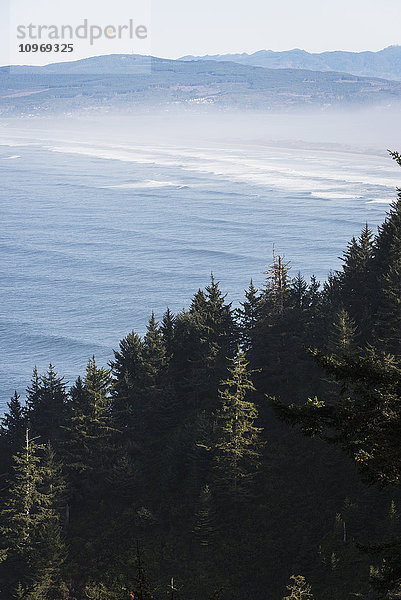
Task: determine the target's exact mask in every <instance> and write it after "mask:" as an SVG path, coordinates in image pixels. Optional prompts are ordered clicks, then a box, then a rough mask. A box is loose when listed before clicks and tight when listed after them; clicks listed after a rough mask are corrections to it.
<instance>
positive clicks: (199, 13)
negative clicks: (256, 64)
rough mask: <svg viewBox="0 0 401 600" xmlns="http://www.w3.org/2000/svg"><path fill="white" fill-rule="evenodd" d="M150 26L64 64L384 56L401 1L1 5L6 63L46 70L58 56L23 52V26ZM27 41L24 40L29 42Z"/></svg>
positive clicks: (99, 0)
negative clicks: (292, 52) (334, 53)
mask: <svg viewBox="0 0 401 600" xmlns="http://www.w3.org/2000/svg"><path fill="white" fill-rule="evenodd" d="M85 18H87V19H88V20H89V22H90V23H91V24H92V23H93V24H99V26H105V25H108V24H113V25H114V24H115V25H116V26H117V25H118V24H124V23H126V22H128V20H129V19H133V21H134V23H135V25H139V24H144V25H146V26H147V28H148V37H147V39H146V40H144V39H142V40H139V39H134V40H131V39H126V40H124V39H121V40H113V41H111V40H107V39H99V40H97V41H96V42H95V43H94V44H90V43H89V41H85V40H78V41H77V42H76V43H75V44H74V51H73V52H72V53H71V54H67V55H66V56H62V57H61V56H60V57H59V60H61V59H63V60H73V59H78V58H84V57H86V56H95V55H100V54H111V53H130V52H134V53H139V54H149V53H151V54H153V55H154V56H161V57H166V58H178V57H180V56H183V55H187V54H194V55H203V54H218V53H233V52H248V53H251V52H255V51H257V50H261V49H271V50H275V51H280V50H288V49H292V48H302V49H304V50H307V51H310V52H323V51H327V50H348V51H363V50H373V51H377V50H380V49H382V48H384V47H386V46H390V45H393V44H401V33H400V31H401V30H400V25H399V24H400V22H401V0H335V1H333V2H327V1H326V2H325V1H324V0H280V1H278V0H274V1H272V0H247V1H246V2H239V1H238V0H202V1H199V0H198V2H194V1H193V0H192V1H191V0H168V1H166V0H113V1H112V2H105V1H104V0H68V2H66V3H60V2H56V1H55V0H35V1H32V0H1V6H0V64H2V65H4V64H46V63H48V62H53V61H54V60H53V59H54V57H53V55H48V56H46V55H44V56H43V55H40V53H38V54H37V56H33V55H32V54H26V53H25V54H23V55H21V53H20V52H19V48H18V46H19V43H21V40H18V39H17V32H16V28H17V25H18V24H25V25H27V24H29V23H35V24H54V23H57V24H68V23H71V24H74V26H77V25H79V24H80V23H82V22H83V20H84V19H85ZM25 41H26V40H25V39H24V42H25Z"/></svg>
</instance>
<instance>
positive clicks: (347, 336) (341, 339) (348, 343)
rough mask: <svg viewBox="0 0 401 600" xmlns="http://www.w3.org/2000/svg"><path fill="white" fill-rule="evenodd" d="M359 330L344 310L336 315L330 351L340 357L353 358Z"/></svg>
mask: <svg viewBox="0 0 401 600" xmlns="http://www.w3.org/2000/svg"><path fill="white" fill-rule="evenodd" d="M357 331H358V328H357V327H356V325H355V321H354V320H353V319H351V317H350V316H349V314H348V313H347V311H346V310H344V309H343V308H342V309H341V310H340V312H339V313H338V314H337V315H336V319H335V321H334V323H333V326H332V331H331V333H330V337H329V350H331V351H332V352H334V353H335V354H338V355H339V356H351V355H352V354H353V352H354V350H355V344H356V335H357Z"/></svg>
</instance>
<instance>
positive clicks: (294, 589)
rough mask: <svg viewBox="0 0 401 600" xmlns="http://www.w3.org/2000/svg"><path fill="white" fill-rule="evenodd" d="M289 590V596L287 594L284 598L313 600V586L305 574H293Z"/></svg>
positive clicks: (288, 586) (285, 599)
mask: <svg viewBox="0 0 401 600" xmlns="http://www.w3.org/2000/svg"><path fill="white" fill-rule="evenodd" d="M287 592H288V596H285V597H284V598H283V600H313V594H312V589H311V586H310V585H309V584H308V583H307V582H306V580H305V577H303V575H291V577H290V583H289V584H288V585H287Z"/></svg>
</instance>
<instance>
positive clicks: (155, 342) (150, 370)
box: [142, 312, 166, 390]
mask: <svg viewBox="0 0 401 600" xmlns="http://www.w3.org/2000/svg"><path fill="white" fill-rule="evenodd" d="M165 366H166V348H165V346H164V343H163V334H162V332H161V330H160V327H159V324H158V322H157V321H156V319H155V314H154V312H152V316H151V318H150V320H149V324H148V325H147V330H146V334H145V337H144V340H143V349H142V371H143V377H144V382H143V385H144V387H145V389H146V390H149V389H150V388H155V387H156V386H157V385H158V383H160V379H161V376H162V375H163V372H164V369H165Z"/></svg>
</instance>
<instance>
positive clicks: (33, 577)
mask: <svg viewBox="0 0 401 600" xmlns="http://www.w3.org/2000/svg"><path fill="white" fill-rule="evenodd" d="M393 158H394V159H395V160H396V161H397V162H398V163H399V164H400V165H401V157H400V156H399V155H398V154H394V155H393ZM400 206H401V199H399V200H398V202H397V203H395V204H394V205H393V206H392V207H391V209H390V212H389V215H388V216H387V219H386V221H385V223H384V224H383V226H382V227H381V228H380V229H379V232H378V235H377V236H376V237H374V238H373V236H372V234H371V232H370V230H369V228H368V227H367V226H366V227H364V229H363V230H362V233H361V235H360V237H359V238H358V239H356V238H353V239H352V240H351V242H350V243H349V245H348V248H347V249H346V251H345V253H344V256H343V266H342V269H341V271H338V272H334V273H330V274H329V276H328V279H327V281H325V282H324V283H323V286H320V284H319V283H318V282H317V280H316V279H315V278H314V277H312V278H311V279H310V281H307V280H305V279H304V278H303V276H302V275H301V274H300V273H298V274H297V275H295V276H294V277H293V278H292V277H290V272H289V266H288V264H286V262H285V261H284V259H283V257H281V256H279V255H277V254H276V253H274V254H273V262H272V264H271V266H270V267H269V268H268V271H267V273H266V275H267V277H266V281H265V282H264V284H263V285H262V286H261V287H260V289H257V288H256V287H255V286H254V285H253V283H252V282H251V284H250V287H249V289H248V290H247V291H246V292H245V300H244V302H243V303H242V304H241V306H240V308H239V309H236V310H233V309H232V306H231V304H230V303H229V302H228V301H227V299H226V297H225V295H224V294H223V292H222V291H221V290H220V286H219V284H218V283H217V282H216V281H215V280H214V278H213V276H212V278H211V281H210V283H209V285H207V286H206V288H205V289H204V290H198V292H196V294H195V295H194V297H193V300H192V302H191V305H190V307H189V309H188V310H183V311H181V312H180V313H178V314H177V315H173V314H172V313H171V312H170V311H169V310H167V312H166V313H165V314H164V316H163V318H162V321H161V323H160V324H159V323H158V321H157V319H156V317H155V315H154V314H153V313H152V314H151V318H150V320H149V323H148V325H147V329H146V332H145V335H144V336H143V337H140V336H139V335H138V334H136V333H135V332H131V333H130V334H129V335H128V336H127V337H126V338H125V339H123V340H122V341H121V342H120V346H119V349H118V350H117V351H115V353H114V360H113V361H112V362H111V363H110V365H109V366H110V370H109V369H107V368H104V367H99V366H98V365H97V364H96V361H95V359H94V358H92V359H90V360H89V362H88V365H87V369H86V373H85V374H84V375H83V377H82V378H80V377H79V378H78V379H77V381H76V383H75V384H74V385H73V386H72V387H71V389H70V390H69V391H67V389H66V385H65V383H64V382H63V379H62V378H60V377H58V376H57V374H56V373H55V371H54V369H53V367H52V366H50V369H49V371H48V373H46V374H45V375H42V376H40V375H39V374H38V373H37V371H36V370H35V371H34V375H33V379H32V384H31V386H30V388H29V390H28V395H27V402H26V407H25V405H24V404H21V402H20V400H19V397H18V395H17V394H16V395H15V396H14V397H13V398H12V399H11V401H10V403H9V405H8V411H7V413H6V415H5V416H4V418H3V420H2V426H1V430H0V449H1V462H0V465H1V469H0V502H1V523H0V531H1V538H2V539H1V545H0V595H1V598H3V597H4V599H5V600H9V599H10V600H12V599H13V598H25V600H84V599H88V598H91V599H93V600H130V599H131V600H133V599H134V600H135V599H136V600H141V599H142V600H144V599H148V600H149V599H150V598H152V597H153V595H154V597H155V598H160V599H161V598H163V597H166V595H168V596H169V597H170V598H175V599H178V598H182V600H198V599H199V600H202V599H206V598H210V599H211V600H221V599H222V598H223V595H224V597H225V598H227V599H230V600H245V599H247V598H252V599H255V600H266V598H269V600H280V599H282V597H283V595H285V597H286V598H287V599H291V600H311V598H312V592H311V586H312V587H313V592H314V595H316V598H318V599H322V600H350V598H365V599H369V600H371V599H372V600H374V599H376V598H383V599H384V598H385V599H386V600H392V599H395V598H397V597H399V594H400V589H401V567H400V565H401V541H400V540H401V522H400V516H399V515H400V512H401V508H400V507H401V496H400V481H401V466H400V465H401V450H400V448H401V444H400V431H401V409H400V406H401V384H400V382H401V363H400V360H401V359H400V340H401V334H400V331H401V316H400V315H401V313H400V298H401V283H400V282H401V277H400V273H401V262H400V261H401V259H400V256H401V208H400ZM307 348H309V351H307ZM266 396H270V397H275V399H274V400H272V401H271V402H270V403H269V402H268V401H267V400H266ZM279 398H281V399H279ZM307 398H310V399H309V400H307V402H306V403H305V399H307ZM276 416H278V417H279V419H276ZM281 421H286V422H287V423H290V424H291V425H293V426H295V427H296V428H300V429H301V431H302V432H303V433H304V434H305V436H299V435H297V433H296V432H292V431H291V430H290V429H289V428H288V427H287V426H286V425H285V424H284V423H282V422H281ZM27 428H28V429H29V432H28V441H25V447H24V446H23V444H24V438H25V435H26V429H27ZM305 437H308V438H312V439H305ZM48 441H50V442H51V445H47V444H48ZM327 442H328V443H327ZM52 448H54V451H55V452H56V455H55V454H54V451H53V450H52ZM13 456H14V458H12V457H13ZM59 461H60V463H59ZM365 483H368V484H374V485H370V486H366V485H365ZM137 540H140V543H139V542H137ZM142 545H143V546H144V547H146V548H147V549H148V551H147V553H146V568H145V565H144V558H143V553H142V551H141V547H142ZM289 573H303V574H304V576H300V575H299V576H292V577H291V580H290V583H289V584H288V577H289ZM172 574H173V575H174V578H172ZM305 578H306V579H305ZM176 581H179V582H180V585H179V586H177V583H176ZM307 581H308V582H309V581H310V582H311V586H310V585H309V584H308V583H307ZM168 582H170V584H169V585H168ZM287 584H288V585H287ZM286 585H287V592H283V590H284V589H285V587H286ZM211 590H213V591H212V593H211ZM221 590H224V594H223V592H222V591H221Z"/></svg>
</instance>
